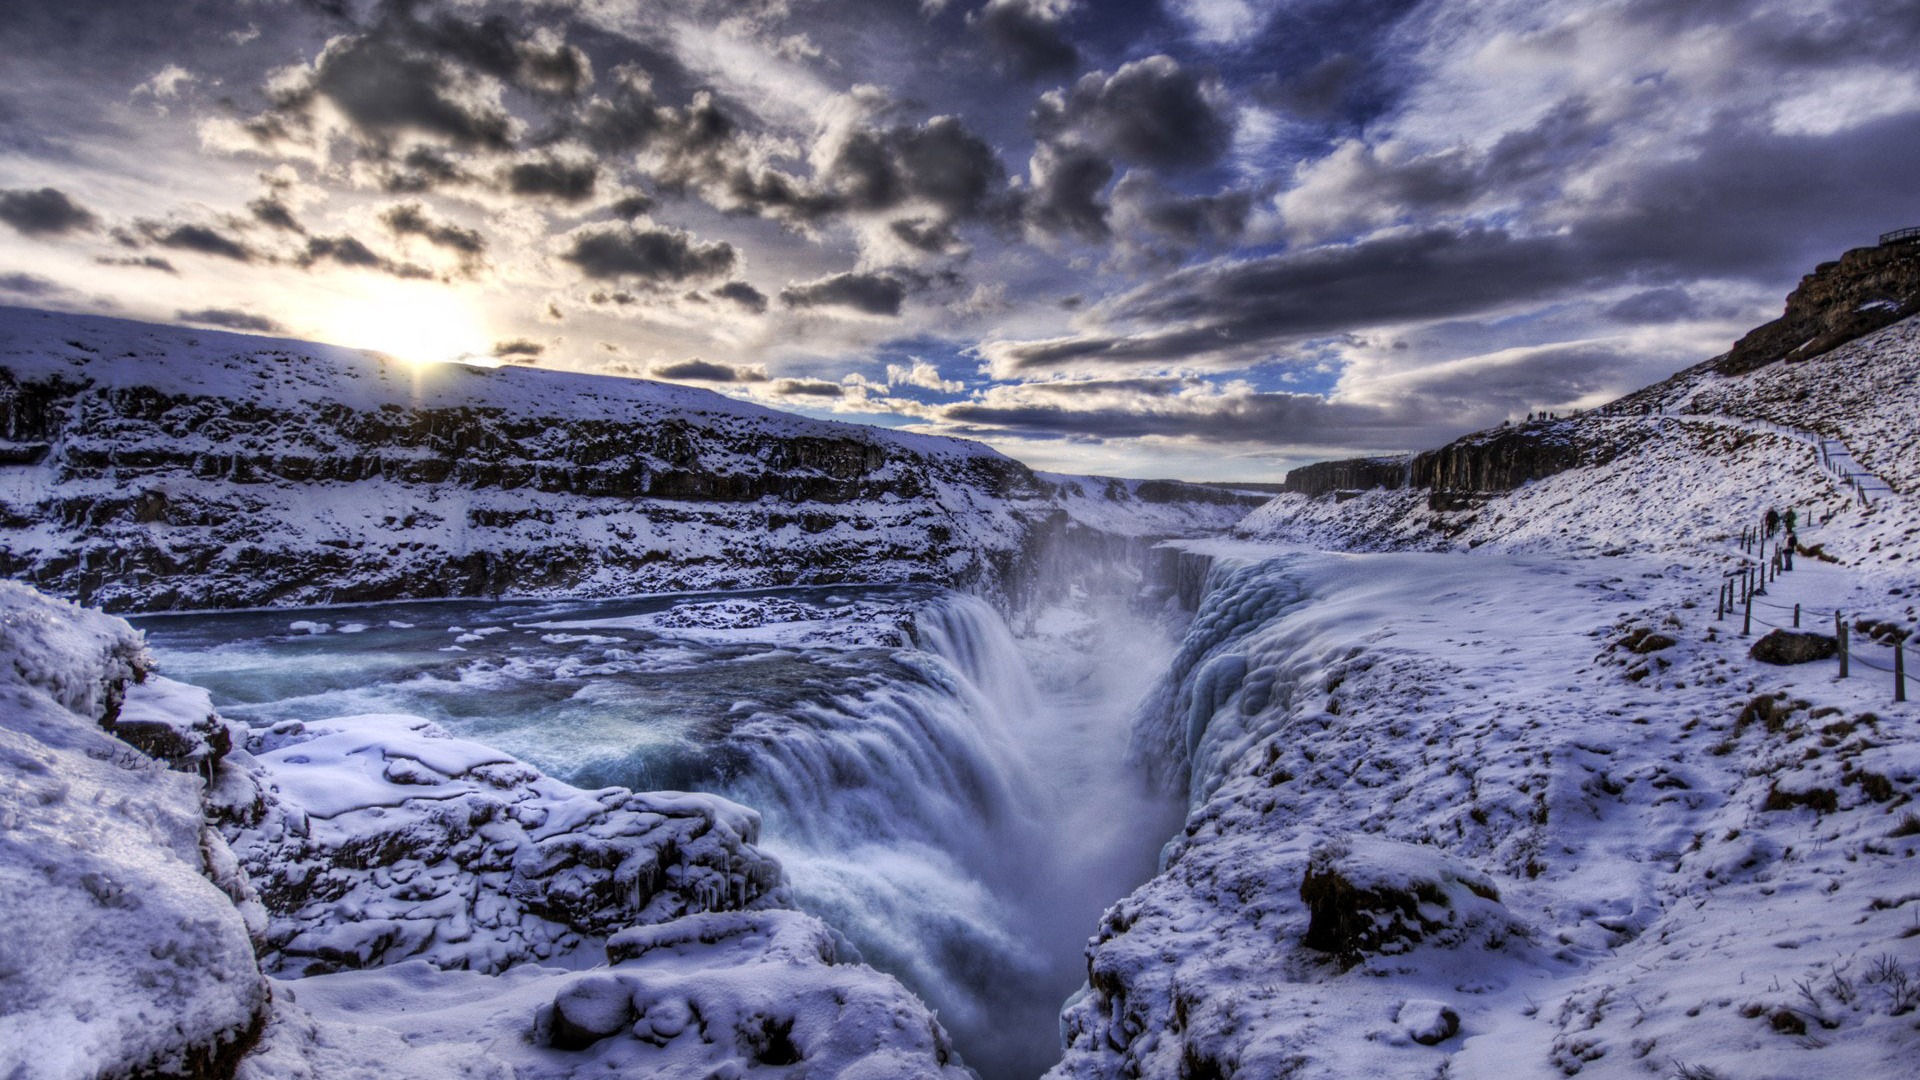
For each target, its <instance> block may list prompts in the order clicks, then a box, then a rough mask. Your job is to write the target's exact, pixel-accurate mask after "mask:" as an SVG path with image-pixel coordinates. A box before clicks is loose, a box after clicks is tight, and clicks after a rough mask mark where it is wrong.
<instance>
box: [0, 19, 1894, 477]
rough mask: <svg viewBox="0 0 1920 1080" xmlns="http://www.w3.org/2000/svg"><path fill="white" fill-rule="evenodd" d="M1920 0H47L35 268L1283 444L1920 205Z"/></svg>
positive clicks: (14, 143)
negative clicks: (1918, 1) (1101, 0)
mask: <svg viewBox="0 0 1920 1080" xmlns="http://www.w3.org/2000/svg"><path fill="white" fill-rule="evenodd" d="M1915 57H1920V5H1916V3H1915V0H1824V2H1823V0H1785V2H1774V0H1613V2H1605V0H1582V2H1571V3H1569V2H1562V0H1264V2H1263V0H1116V2H1111V3H1095V2H1093V0H672V2H666V0H539V2H518V0H177V2H162V0H88V2H85V3H77V2H75V0H8V2H7V3H6V5H5V6H4V9H0V65H3V67H0V70H4V71H5V72H6V73H7V75H6V78H5V79H4V80H0V303H10V304H18V305H26V306H35V307H45V308H54V309H59V310H69V311H85V312H96V313H102V314H110V315H117V316H122V317H127V318H137V319H146V320H151V321H159V322H171V323H181V324H187V325H193V326H201V327H214V328H224V329H233V330H242V331H247V332H256V333H268V334H278V335H286V336H293V337H300V338H306V339H312V340H319V341H326V342H331V343H335V344H341V345H350V346H358V347H364V348H371V349H377V350H380V351H383V352H387V353H390V354H392V355H395V356H399V357H402V358H404V359H409V360H415V361H421V362H427V361H439V360H450V359H467V360H485V361H500V362H506V363H520V364H532V365H538V366H541V367H549V368H557V369H567V370H582V371H596V372H603V373H606V374H609V375H615V376H627V377H641V378H652V379H661V380H667V381H673V382H681V383H687V384H691V385H696V386H703V387H707V388H710V389H713V390H717V391H719V392H721V393H725V394H729V395H732V396H736V397H742V398H748V399H751V400H754V401H758V402H762V403H765V404H769V405H772V406H774V407H777V408H782V409H788V410H792V411H798V412H804V413H807V414H809V415H815V416H829V417H835V418H839V419H846V420H854V421H859V422H863V423H872V424H880V425H884V426H888V427H897V428H907V429H911V430H916V431H927V432H935V433H941V434H952V435H961V436H966V437H970V438H976V439H981V440H984V441H986V442H988V443H991V444H992V445H994V446H996V447H998V448H999V449H1001V450H1003V451H1005V452H1006V453H1008V454H1011V455H1013V456H1015V457H1017V458H1020V459H1021V460H1023V461H1026V462H1028V463H1030V464H1032V465H1034V466H1036V467H1040V468H1047V469H1059V470H1065V471H1072V472H1096V473H1107V474H1117V475H1130V476H1166V477H1180V478H1186V479H1211V480H1240V481H1254V480H1278V479H1279V478H1280V477H1281V476H1282V475H1283V474H1284V472H1285V471H1286V470H1287V469H1288V468H1289V467H1292V466H1295V465H1299V464H1303V463H1306V462H1309V461H1313V460H1319V459H1323V458H1328V457H1345V456H1355V455H1362V454H1374V453H1393V452H1404V451H1409V450H1417V449H1423V448H1426V447H1429V446H1433V445H1438V444H1439V443H1442V442H1444V441H1446V440H1448V439H1450V438H1452V437H1455V436H1457V435H1460V434H1463V433H1465V432H1468V431H1472V430H1476V429H1478V428H1482V427H1486V426H1490V425H1497V424H1499V423H1500V422H1501V421H1503V420H1517V419H1521V418H1523V417H1525V416H1526V415H1527V414H1528V413H1529V412H1533V411H1536V410H1553V411H1569V410H1573V409H1577V408H1584V407H1590V406H1592V405H1595V404H1599V403H1600V402H1603V401H1606V400H1608V399H1610V398H1612V397H1615V396H1618V395H1619V394H1621V393H1624V392H1626V391H1628V390H1631V389H1634V388H1636V387H1639V386H1642V385H1645V384H1646V383H1648V382H1652V381H1655V380H1657V379H1659V378H1661V377H1664V376H1665V375H1667V374H1669V373H1671V372H1673V371H1676V370H1678V369H1680V368H1682V367H1685V366H1688V365H1690V364H1693V363H1697V362H1699V361H1701V360H1704V359H1706V358H1708V357H1710V356H1713V355H1715V354H1717V353H1720V352H1723V351H1724V350H1725V349H1726V348H1727V347H1728V346H1729V345H1730V344H1731V343H1732V342H1733V340H1734V339H1735V338H1737V337H1738V336H1739V335H1740V334H1741V333H1743V332H1744V331H1745V330H1747V329H1749V328H1751V327H1752V326H1754V325H1756V324H1758V323H1760V322H1764V321H1765V320H1767V319H1770V318H1773V317H1776V316H1777V315H1778V314H1779V311H1780V308H1781V305H1782V302H1783V300H1784V297H1785V294H1786V293H1787V291H1788V290H1790V289H1791V288H1792V287H1793V285H1794V284H1795V283H1796V282H1797V281H1798V279H1799V277H1800V276H1801V275H1802V274H1804V273H1806V272H1808V271H1810V270H1812V269H1813V267H1814V266H1815V265H1816V264H1817V263H1819V262H1821V261H1824V260H1827V259H1831V258H1835V257H1837V256H1838V255H1839V254H1840V253H1841V252H1842V251H1845V250H1846V249H1848V248H1852V247H1858V246H1862V245H1868V244H1872V243H1873V242H1874V241H1875V239H1876V237H1877V236H1878V234H1879V233H1881V232H1884V231H1887V230H1891V229H1894V228H1899V227H1902V226H1906V225H1913V224H1920V65H1916V64H1915V63H1914V62H1913V61H1914V58H1915Z"/></svg>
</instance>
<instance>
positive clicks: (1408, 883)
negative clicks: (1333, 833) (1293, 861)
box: [1300, 836, 1519, 963]
mask: <svg viewBox="0 0 1920 1080" xmlns="http://www.w3.org/2000/svg"><path fill="white" fill-rule="evenodd" d="M1300 898H1301V899H1302V900H1304V901H1306V904H1307V909H1308V912H1309V913H1310V915H1311V920H1310V922H1309V924H1308V926H1307V933H1306V936H1305V937H1304V938H1303V939H1302V942H1301V943H1302V944H1304V945H1306V946H1307V947H1308V948H1310V949H1317V950H1319V951H1321V952H1325V953H1332V954H1333V955H1335V956H1337V957H1339V958H1341V959H1342V960H1344V961H1346V962H1348V963H1356V962H1358V961H1359V960H1360V959H1362V958H1363V957H1364V956H1366V955H1369V954H1375V955H1391V954H1395V953H1404V952H1407V951H1408V950H1410V949H1412V948H1414V947H1415V946H1417V945H1421V944H1431V945H1439V946H1456V945H1459V944H1462V943H1464V942H1465V941H1466V940H1467V939H1468V938H1469V937H1472V936H1475V935H1476V933H1477V934H1479V935H1481V936H1486V937H1488V938H1490V939H1491V941H1490V944H1497V943H1498V941H1499V940H1500V939H1502V938H1504V937H1505V936H1506V935H1507V934H1510V933H1513V932H1516V931H1517V930H1518V929H1519V924H1518V923H1517V921H1516V920H1515V919H1514V918H1513V916H1512V915H1510V914H1509V913H1508V912H1507V910H1506V909H1505V908H1504V907H1502V906H1501V904H1500V891H1499V890H1498V889H1497V888H1495V887H1494V885H1493V882H1492V881H1490V880H1489V879H1488V878H1487V877H1486V876H1485V875H1483V874H1480V873H1478V872H1476V871H1474V870H1472V869H1470V868H1468V867H1466V866H1465V865H1463V864H1461V863H1460V862H1459V861H1457V860H1455V859H1453V858H1451V857H1449V856H1447V855H1446V854H1444V853H1443V852H1441V851H1439V850H1438V849H1436V848H1432V847H1427V846H1424V845H1419V844H1403V843H1399V842H1397V841H1393V840H1382V839H1378V838H1375V837H1357V836H1356V837H1346V838H1341V839H1335V840H1331V841H1328V842H1326V843H1322V844H1320V845H1318V846H1317V847H1315V848H1314V849H1313V852H1312V854H1311V855H1310V856H1309V857H1308V860H1307V872H1306V876H1305V877H1304V879H1303V880H1302V881H1301V883H1300Z"/></svg>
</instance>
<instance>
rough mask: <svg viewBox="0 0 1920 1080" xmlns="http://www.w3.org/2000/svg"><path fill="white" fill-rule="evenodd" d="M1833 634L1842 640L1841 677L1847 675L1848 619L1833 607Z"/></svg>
mask: <svg viewBox="0 0 1920 1080" xmlns="http://www.w3.org/2000/svg"><path fill="white" fill-rule="evenodd" d="M1833 636H1834V638H1835V639H1837V640H1838V641H1839V642H1840V677H1841V678H1843V679H1844V678H1846V677H1847V621H1846V620H1845V619H1842V618H1841V617H1840V609H1839V608H1834V609H1833Z"/></svg>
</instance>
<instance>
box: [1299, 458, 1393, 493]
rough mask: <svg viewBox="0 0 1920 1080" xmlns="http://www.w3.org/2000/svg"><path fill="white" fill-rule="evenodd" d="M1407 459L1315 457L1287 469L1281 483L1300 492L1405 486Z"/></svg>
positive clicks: (1389, 488)
mask: <svg viewBox="0 0 1920 1080" xmlns="http://www.w3.org/2000/svg"><path fill="white" fill-rule="evenodd" d="M1408 463H1409V459H1407V458H1405V457H1370V458H1348V459H1347V460H1345V461H1318V462H1315V463H1313V464H1312V465H1302V466H1301V467H1299V468H1297V469H1294V470H1292V471H1291V472H1289V473H1287V478H1286V482H1285V483H1284V485H1283V487H1284V488H1285V490H1287V491H1291V492H1294V493H1296V494H1300V495H1324V494H1326V493H1327V492H1329V491H1339V492H1346V491H1364V490H1371V489H1375V488H1384V489H1387V490H1393V489H1396V488H1401V487H1405V486H1406V485H1407V480H1408V477H1409V469H1408Z"/></svg>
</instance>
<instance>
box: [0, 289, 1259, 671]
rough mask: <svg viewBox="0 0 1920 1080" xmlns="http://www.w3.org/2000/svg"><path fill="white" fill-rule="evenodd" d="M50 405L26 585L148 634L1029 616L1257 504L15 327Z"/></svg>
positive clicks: (692, 407) (323, 352)
mask: <svg viewBox="0 0 1920 1080" xmlns="http://www.w3.org/2000/svg"><path fill="white" fill-rule="evenodd" d="M33 395H40V397H38V398H33ZM28 398H32V399H33V400H34V401H38V402H40V403H39V404H35V405H31V406H30V407H23V415H25V416H26V417H28V418H29V420H30V421H31V423H32V424H35V425H38V424H40V423H41V422H42V421H44V422H45V425H46V426H47V427H48V428H49V429H50V430H49V433H48V434H47V436H46V438H45V439H44V440H43V441H42V442H39V443H35V444H34V446H35V447H38V448H39V449H38V455H39V456H38V458H37V460H35V459H33V455H28V458H27V460H29V463H26V464H12V465H9V466H7V467H4V468H0V507H4V508H6V509H7V510H8V511H9V512H8V514H7V515H6V517H7V520H8V524H7V525H6V526H5V527H4V528H0V558H5V559H7V560H8V565H9V566H11V567H13V568H14V572H15V573H16V574H18V575H20V576H22V577H27V578H30V579H32V580H35V581H39V582H43V583H45V584H46V585H47V587H49V588H55V589H61V590H65V591H67V592H69V593H71V594H73V595H76V596H81V597H84V598H87V599H89V600H90V601H91V602H95V603H99V604H101V605H102V606H108V607H112V608H116V609H126V610H153V609H169V610H180V609H195V608H213V607H255V606H265V605H291V604H305V605H315V604H328V603H333V602H335V601H339V600H349V599H377V598H392V597H405V596H421V595H449V594H464V595H470V594H481V593H490V594H497V593H500V592H513V593H516V594H520V595H544V596H560V595H568V596H621V595H635V594H640V593H658V592H677V591H694V590H702V589H742V588H759V587H770V586H779V585H789V584H804V583H819V582H833V581H867V582H900V581H937V582H941V583H945V584H950V585H960V586H965V587H970V588H975V589H979V590H982V591H987V592H995V591H1005V592H1014V591H1017V590H1021V589H1029V588H1044V587H1047V585H1048V582H1047V580H1045V579H1035V580H1022V581H1008V580H1004V579H1005V577H1006V571H1005V568H1006V567H1008V566H1013V565H1016V564H1018V563H1020V562H1022V561H1023V560H1024V559H1025V558H1026V557H1028V556H1033V555H1040V554H1044V552H1043V551H1042V549H1045V548H1048V547H1056V546H1058V545H1059V544H1060V543H1063V542H1065V541H1066V540H1068V539H1070V538H1071V536H1070V534H1085V533H1088V532H1093V533H1102V534H1105V535H1106V536H1108V537H1111V538H1114V539H1121V540H1125V539H1129V538H1143V537H1155V538H1158V537H1165V536H1171V535H1195V534H1197V533H1199V532H1202V531H1207V530H1211V529H1215V528H1218V527H1221V526H1224V525H1227V524H1229V523H1231V522H1232V521H1234V520H1237V519H1238V518H1239V517H1240V516H1242V515H1243V514H1244V513H1245V512H1246V510H1247V509H1248V506H1249V505H1250V504H1249V503H1248V502H1246V501H1244V500H1242V501H1235V499H1234V498H1233V497H1229V496H1228V495H1226V494H1225V493H1222V492H1217V491H1213V490H1210V489H1205V488H1194V487H1177V486H1169V485H1164V484H1163V485H1151V484H1148V483H1145V482H1140V481H1121V480H1109V479H1104V478H1092V477H1061V476H1051V475H1045V476H1042V475H1036V474H1033V473H1031V472H1030V471H1028V470H1027V469H1026V468H1025V467H1024V466H1022V465H1020V464H1018V463H1017V462H1014V461H1012V460H1011V459H1008V458H1006V457H1004V456H1002V455H1000V454H998V453H997V452H995V451H993V450H991V449H989V448H987V447H985V446H983V445H981V444H978V443H973V442H968V441H965V440H960V439H948V438H941V437H933V436H922V435H914V434H909V433H904V432H899V431H893V430H886V429H879V428H872V427H862V426H858V425H852V424H844V423H837V422H831V421H821V420H813V419H809V418H805V417H800V416H795V415H790V414H784V413H779V412H775V411H773V410H769V409H765V408H762V407H759V406H755V405H750V404H746V403H743V402H738V401H734V400H732V399H729V398H725V397H722V396H720V395H717V394H713V393H711V392H708V391H704V390H695V389H691V388H686V387H677V386H671V385H665V384H659V383H650V382H645V381H641V380H633V379H619V378H608V377H595V376H585V375H576V374H569V373H560V372H549V371H543V370H537V369H526V368H518V367H515V368H498V369H484V368H475V367H468V366H464V365H458V364H450V365H432V366H428V367H414V366H410V365H406V364H401V363H398V362H394V361H390V360H384V359H380V358H378V357H374V356H371V355H369V354H365V353H360V352H355V351H352V350H343V349H334V348H329V347H325V346H318V345H308V344H303V343H299V342H289V341H281V340H277V339H270V338H260V337H251V336H247V335H237V334H228V333H219V332H212V331H191V330H185V329H182V328H179V327H164V326H148V325H142V324H137V323H129V322H123V321H119V320H113V319H103V318H96V317H90V316H78V315H63V314H55V313H49V312H40V311H31V310H27V309H19V308H0V402H4V403H6V404H8V405H11V404H12V402H14V401H16V400H22V401H24V400H27V399H28ZM42 414H44V415H42ZM23 445H25V444H23ZM760 491H764V492H768V494H763V495H760V496H759V497H757V498H755V497H751V495H752V493H753V492H760ZM79 506H85V507H88V509H87V510H86V511H85V512H84V513H76V512H75V511H74V510H73V508H74V507H79ZM1062 512H1064V517H1063V516H1062ZM76 553H77V557H76ZM105 566H113V567H115V568H117V570H118V572H116V573H111V574H106V573H99V572H97V571H98V570H99V569H100V568H102V567H105ZM1013 599H1019V597H1013ZM302 621H303V622H306V623H311V625H310V626H303V627H300V628H297V629H305V630H308V631H309V632H313V633H324V632H328V631H329V630H331V627H329V626H327V625H326V624H324V623H322V622H319V621H316V620H302Z"/></svg>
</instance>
